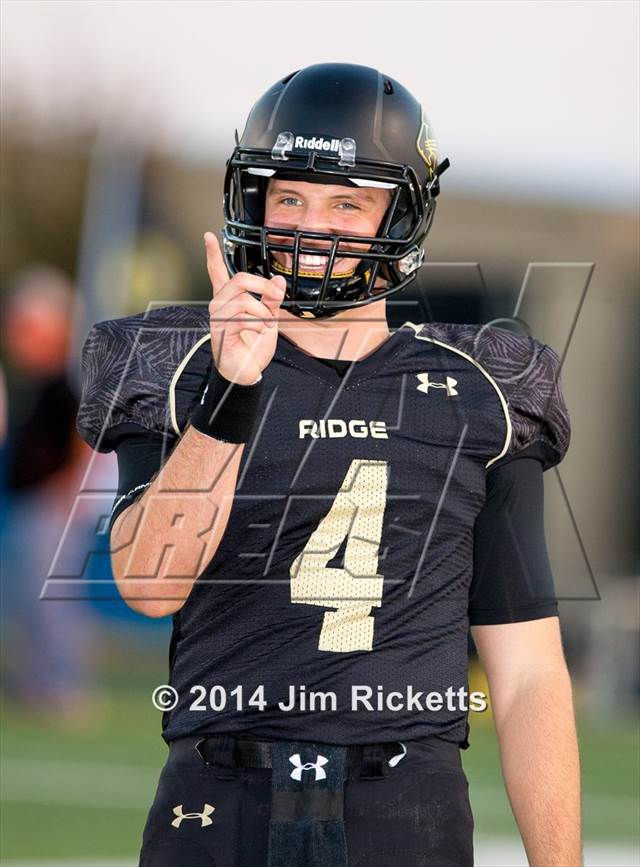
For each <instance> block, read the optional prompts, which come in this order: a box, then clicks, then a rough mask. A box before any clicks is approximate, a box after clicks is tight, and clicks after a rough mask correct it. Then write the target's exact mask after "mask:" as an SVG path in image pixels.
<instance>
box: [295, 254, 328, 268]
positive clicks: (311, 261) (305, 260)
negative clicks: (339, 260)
mask: <svg viewBox="0 0 640 867" xmlns="http://www.w3.org/2000/svg"><path fill="white" fill-rule="evenodd" d="M300 264H301V265H311V266H318V265H319V266H322V265H326V264H327V259H326V258H325V257H324V256H300Z"/></svg>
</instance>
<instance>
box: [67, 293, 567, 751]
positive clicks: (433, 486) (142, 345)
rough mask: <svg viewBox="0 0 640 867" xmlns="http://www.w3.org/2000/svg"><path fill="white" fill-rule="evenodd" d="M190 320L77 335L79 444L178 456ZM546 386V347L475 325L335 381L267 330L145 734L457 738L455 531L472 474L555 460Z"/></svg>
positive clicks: (560, 444) (561, 428)
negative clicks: (226, 483)
mask: <svg viewBox="0 0 640 867" xmlns="http://www.w3.org/2000/svg"><path fill="white" fill-rule="evenodd" d="M207 320H208V314H207V309H206V308H204V309H202V308H196V307H167V308H162V309H159V310H155V311H152V312H151V313H149V314H147V315H140V316H134V317H127V318H125V319H121V320H113V321H109V322H104V323H100V324H98V325H97V326H95V327H94V328H93V329H92V331H91V333H90V334H89V337H88V339H87V342H86V344H85V348H84V353H83V394H82V402H81V407H80V411H79V414H78V428H79V430H80V432H81V434H82V435H83V437H84V438H85V439H86V440H87V441H88V442H89V443H90V444H91V445H92V446H93V447H94V448H96V449H98V450H101V451H109V450H110V449H112V448H113V447H114V445H113V444H114V442H115V440H116V439H117V436H118V433H119V432H120V433H122V431H126V430H127V429H129V430H131V429H137V430H141V431H142V430H143V431H147V432H149V435H150V436H151V435H156V436H157V437H158V438H164V440H165V442H167V443H168V447H169V448H170V447H171V444H175V442H177V440H178V439H179V437H180V436H181V434H182V433H183V432H184V430H185V427H186V426H187V425H188V421H189V416H190V413H191V410H192V408H193V406H194V403H195V401H196V400H198V399H199V397H200V394H201V391H202V389H203V387H204V382H205V381H206V378H207V376H208V371H209V369H210V366H211V363H212V358H211V348H210V339H209V333H208V321H207ZM558 373H559V361H558V357H557V355H556V354H555V353H554V352H553V350H552V349H550V347H548V346H546V345H544V344H542V343H540V342H538V341H536V340H534V339H531V338H525V337H522V336H520V335H516V334H514V333H512V332H510V331H507V330H505V329H501V328H495V327H491V328H486V327H480V326H475V325H455V324H427V325H415V324H413V323H405V325H404V326H402V327H401V328H400V329H398V330H397V331H396V332H394V333H393V334H392V335H391V336H390V337H389V338H388V339H387V340H386V341H385V342H384V343H383V344H382V345H381V346H380V347H378V349H377V350H375V351H374V352H372V353H371V354H370V355H368V356H367V357H366V358H364V359H362V360H360V361H357V362H354V363H353V364H351V365H349V366H348V369H347V370H346V371H344V372H343V373H342V375H341V374H340V372H339V371H337V370H335V369H334V368H333V367H332V366H330V365H327V364H326V363H324V362H323V361H322V360H320V359H318V358H314V357H313V356H311V355H309V354H307V353H305V352H304V351H302V350H301V349H299V348H298V347H297V346H296V345H295V343H293V342H292V341H291V340H289V339H288V338H286V337H285V336H284V335H283V334H280V335H279V338H278V344H277V349H276V353H275V356H274V358H273V360H272V361H271V363H270V364H269V365H268V367H267V368H266V369H265V371H264V372H263V378H264V386H263V388H262V397H261V400H262V406H261V410H260V413H259V419H258V422H257V424H256V428H255V430H254V433H253V435H252V438H251V440H250V441H249V442H248V443H247V444H246V446H245V447H244V452H243V455H242V461H241V464H240V469H239V474H238V481H237V486H236V495H235V498H234V503H233V507H232V510H231V513H230V516H229V521H228V524H227V528H226V531H225V534H224V536H223V538H222V540H221V543H220V545H219V547H218V550H217V551H216V554H215V556H214V558H213V560H212V562H211V563H210V564H209V566H208V567H207V568H206V569H205V571H204V572H203V573H202V575H200V576H199V578H198V579H197V581H196V582H195V584H194V586H193V588H192V591H191V594H190V596H189V598H188V599H187V600H186V602H185V604H184V605H183V607H182V608H181V610H180V611H179V612H177V613H176V614H175V615H174V617H173V635H172V641H171V651H170V668H171V674H170V678H171V680H170V682H171V684H172V685H173V686H174V687H175V689H176V690H177V692H178V695H179V702H178V705H177V706H176V708H175V709H174V710H172V711H171V712H170V713H167V714H165V716H164V719H163V736H164V738H165V739H166V740H167V741H170V740H172V739H173V738H176V737H179V736H182V735H186V734H193V733H194V732H197V731H202V732H205V731H206V732H212V733H215V732H239V731H242V732H245V733H249V734H252V735H255V736H261V737H274V738H278V737H280V738H287V739H300V740H317V741H323V742H328V743H366V742H376V741H385V740H398V739H400V740H403V739H412V738H416V737H422V736H426V735H430V734H439V735H441V736H442V737H445V738H447V739H449V740H452V741H456V742H463V741H464V738H465V735H466V731H467V727H466V721H467V707H468V696H467V694H466V690H467V637H468V629H469V622H470V621H469V599H470V590H471V587H472V581H473V573H474V530H475V525H476V521H477V519H478V516H479V515H480V514H481V512H482V509H483V506H484V504H485V502H486V498H487V479H488V476H489V474H490V472H491V470H492V468H493V469H495V468H497V467H500V466H501V465H504V464H506V463H508V462H509V461H512V460H513V459H514V457H517V456H518V455H521V454H534V455H535V457H536V459H537V460H538V461H539V462H540V463H541V464H542V465H543V466H544V468H548V467H550V466H553V465H554V464H556V463H558V462H559V461H560V460H561V459H562V457H563V456H564V453H565V452H566V449H567V447H568V443H569V419H568V413H567V410H566V406H565V403H564V400H563V397H562V393H561V390H560V385H559V381H558ZM132 426H133V428H132ZM540 604H541V605H543V604H544V601H541V602H540ZM478 622H483V621H482V620H479V621H478ZM485 622H491V621H490V620H489V621H485Z"/></svg>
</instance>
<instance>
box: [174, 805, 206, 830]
mask: <svg viewBox="0 0 640 867" xmlns="http://www.w3.org/2000/svg"><path fill="white" fill-rule="evenodd" d="M214 810H215V807H212V806H211V804H205V805H204V808H203V810H202V812H201V813H183V812H182V804H178V806H177V807H174V808H173V812H174V813H175V815H176V818H175V819H174V820H173V822H172V823H171V824H172V825H173V827H174V828H179V827H180V824H181V822H182V820H183V819H200V827H201V828H204V827H206V826H207V825H213V819H210V818H209V817H210V816H211V814H212V813H213V811H214Z"/></svg>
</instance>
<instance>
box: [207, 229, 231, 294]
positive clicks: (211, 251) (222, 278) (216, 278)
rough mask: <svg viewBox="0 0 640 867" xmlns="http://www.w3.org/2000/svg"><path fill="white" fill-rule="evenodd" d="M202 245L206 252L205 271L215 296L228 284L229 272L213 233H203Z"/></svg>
mask: <svg viewBox="0 0 640 867" xmlns="http://www.w3.org/2000/svg"><path fill="white" fill-rule="evenodd" d="M204 245H205V248H206V250H207V271H208V273H209V279H210V280H211V285H212V287H213V292H214V295H215V293H216V292H219V291H220V290H221V289H222V287H223V286H224V285H225V283H228V282H229V272H228V271H227V266H226V265H225V263H224V257H223V255H222V250H221V249H220V242H219V241H218V239H217V238H216V236H215V235H214V234H213V232H205V233H204Z"/></svg>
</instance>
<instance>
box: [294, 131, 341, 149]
mask: <svg viewBox="0 0 640 867" xmlns="http://www.w3.org/2000/svg"><path fill="white" fill-rule="evenodd" d="M293 146H294V147H296V148H306V149H307V150H310V151H335V152H336V153H337V152H338V151H339V150H340V139H339V138H324V136H321V135H318V136H315V135H314V136H311V138H305V137H304V136H303V135H297V136H296V137H295V139H294V142H293Z"/></svg>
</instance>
